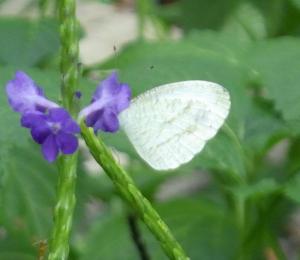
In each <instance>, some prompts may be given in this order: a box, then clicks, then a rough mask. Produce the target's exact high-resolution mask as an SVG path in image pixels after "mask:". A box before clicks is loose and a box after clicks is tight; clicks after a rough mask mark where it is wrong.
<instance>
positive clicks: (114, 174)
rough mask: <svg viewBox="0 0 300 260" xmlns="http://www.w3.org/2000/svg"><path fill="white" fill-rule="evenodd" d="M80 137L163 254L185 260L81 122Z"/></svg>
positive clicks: (156, 217) (127, 178)
mask: <svg viewBox="0 0 300 260" xmlns="http://www.w3.org/2000/svg"><path fill="white" fill-rule="evenodd" d="M81 134H82V137H83V139H84V140H85V142H86V144H87V146H88V148H89V150H90V152H91V154H92V155H93V157H94V158H95V160H96V161H97V162H98V163H99V164H100V165H101V166H102V168H103V169H104V171H105V172H106V174H107V175H108V177H109V178H110V179H111V180H112V182H113V183H114V185H115V187H116V189H117V190H118V192H119V193H120V195H121V196H122V197H123V199H124V200H125V201H126V202H127V203H128V204H129V205H130V206H131V207H132V208H133V209H134V210H135V211H136V213H137V214H138V215H139V217H140V218H141V220H142V221H143V222H144V223H145V224H146V226H147V227H148V228H149V230H150V231H151V232H152V233H153V234H154V236H155V237H156V238H157V239H158V241H159V242H160V245H161V247H162V249H163V250H164V251H165V253H166V255H167V256H168V257H169V258H170V259H173V260H188V259H189V258H188V257H187V256H186V254H185V252H184V250H183V249H182V247H181V246H180V245H179V243H178V242H177V241H176V239H175V238H174V237H173V235H172V234H171V232H170V230H169V228H168V226H167V225H166V224H165V223H164V222H163V220H162V219H161V218H160V216H159V215H158V213H157V212H156V211H155V209H154V208H153V207H152V205H151V204H150V202H149V201H148V200H147V199H146V198H145V197H144V196H143V195H142V194H141V192H140V191H139V189H138V188H137V187H136V185H135V184H134V182H133V180H132V179H131V177H130V176H129V175H128V173H127V172H126V171H125V170H124V169H123V168H121V166H120V165H119V164H118V163H117V162H116V161H115V159H114V158H113V156H112V154H111V152H110V151H109V150H108V149H107V148H106V146H105V145H104V143H103V142H102V141H101V139H98V138H97V137H96V136H95V134H94V131H93V129H92V128H87V127H86V125H85V124H84V122H81Z"/></svg>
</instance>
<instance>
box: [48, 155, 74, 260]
mask: <svg viewBox="0 0 300 260" xmlns="http://www.w3.org/2000/svg"><path fill="white" fill-rule="evenodd" d="M76 168H77V153H76V154H73V155H71V156H63V157H61V158H60V161H59V177H58V185H57V186H58V187H57V203H56V206H55V209H54V227H53V233H52V238H51V241H50V248H49V256H48V259H49V260H64V259H68V254H69V236H70V231H71V227H72V218H73V211H74V207H75V202H76V199H75V183H76Z"/></svg>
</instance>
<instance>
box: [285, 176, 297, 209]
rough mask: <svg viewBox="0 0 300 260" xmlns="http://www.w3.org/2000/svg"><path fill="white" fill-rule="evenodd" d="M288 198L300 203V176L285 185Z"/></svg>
mask: <svg viewBox="0 0 300 260" xmlns="http://www.w3.org/2000/svg"><path fill="white" fill-rule="evenodd" d="M285 194H286V196H287V197H288V198H289V199H291V200H293V201H294V202H296V203H300V174H297V175H296V176H295V177H294V178H292V179H291V180H290V181H289V182H288V183H287V184H286V185H285Z"/></svg>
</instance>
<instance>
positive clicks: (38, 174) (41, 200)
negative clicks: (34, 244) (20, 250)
mask: <svg viewBox="0 0 300 260" xmlns="http://www.w3.org/2000/svg"><path fill="white" fill-rule="evenodd" d="M28 162H30V163H28ZM1 164H2V170H3V172H2V188H1V198H2V199H1V202H2V203H3V204H2V208H3V212H1V217H2V219H3V222H4V224H5V226H6V227H9V228H11V229H12V230H21V231H23V232H24V233H27V234H30V235H31V238H32V239H34V238H35V239H45V238H47V235H48V232H49V230H50V227H51V223H52V206H53V205H54V196H55V191H54V188H55V181H56V172H57V170H56V169H55V168H54V166H52V165H51V164H49V163H47V162H46V161H45V160H43V158H42V156H41V154H40V151H39V147H37V146H36V145H29V146H24V147H22V146H17V145H16V146H12V147H11V148H10V149H8V150H6V151H5V152H2V153H1Z"/></svg>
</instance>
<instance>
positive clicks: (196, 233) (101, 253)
mask: <svg viewBox="0 0 300 260" xmlns="http://www.w3.org/2000/svg"><path fill="white" fill-rule="evenodd" d="M157 210H158V212H159V214H160V215H161V216H162V218H163V219H164V220H165V221H166V222H167V224H168V225H169V227H170V229H171V230H172V232H173V233H174V235H175V237H176V238H177V239H178V240H179V242H180V243H181V244H182V246H183V248H184V249H185V250H186V251H187V254H188V255H189V257H190V258H191V259H218V260H222V259H228V260H229V259H234V256H235V253H236V250H237V248H238V246H239V245H238V242H237V230H236V227H235V225H234V224H233V222H232V220H231V218H230V217H229V216H227V215H225V214H226V213H225V212H224V209H222V207H220V206H219V205H215V204H214V203H212V202H209V201H204V200H195V199H180V200H174V201H172V202H167V203H163V204H161V205H157ZM139 226H140V230H141V231H142V237H143V240H144V241H145V245H146V248H147V250H148V252H149V254H150V256H151V259H160V260H164V259H167V258H166V256H165V255H164V253H163V252H162V250H161V249H160V246H159V244H158V243H157V241H156V240H155V239H154V238H153V236H152V235H151V234H150V233H149V231H148V230H146V228H145V227H144V226H143V225H142V223H139ZM228 236H230V237H231V239H228ZM116 245H118V250H115V247H116ZM97 258H101V259H102V258H103V259H107V260H114V259H128V260H129V259H130V260H135V259H139V257H138V255H137V252H136V249H135V248H134V244H133V242H132V239H131V237H130V232H129V228H128V223H127V221H126V217H125V216H119V215H115V216H110V215H109V216H106V217H102V218H98V220H97V221H96V222H95V223H94V224H93V225H92V226H91V227H90V233H89V234H88V236H87V239H86V240H85V246H84V247H83V250H82V256H81V257H80V259H97Z"/></svg>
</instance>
